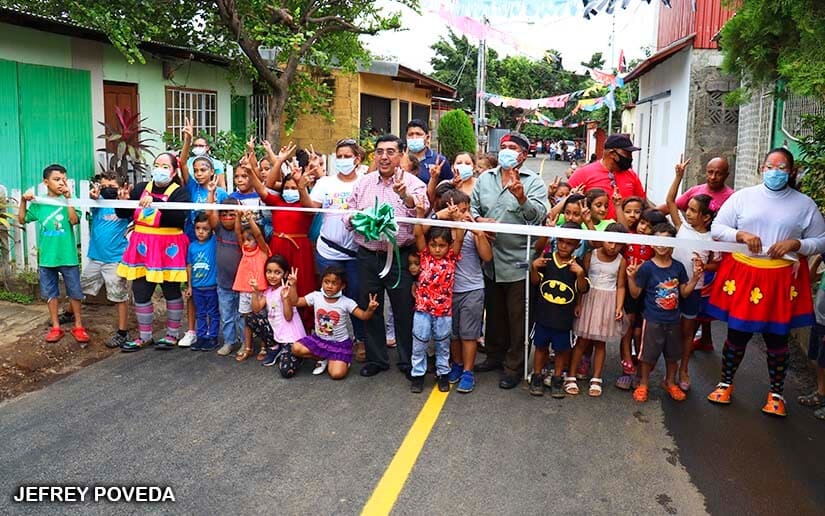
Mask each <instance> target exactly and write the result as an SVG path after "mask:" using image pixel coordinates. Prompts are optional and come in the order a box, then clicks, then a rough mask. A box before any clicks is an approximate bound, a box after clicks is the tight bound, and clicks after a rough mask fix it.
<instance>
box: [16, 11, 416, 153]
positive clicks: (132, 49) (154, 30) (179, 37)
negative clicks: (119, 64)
mask: <svg viewBox="0 0 825 516" xmlns="http://www.w3.org/2000/svg"><path fill="white" fill-rule="evenodd" d="M394 2H396V3H398V4H401V5H405V6H408V7H410V8H412V9H416V10H417V9H418V0H394ZM0 5H7V6H12V7H15V8H18V9H23V10H26V11H29V12H34V13H38V14H43V15H47V16H52V17H56V18H61V19H66V20H70V21H74V22H76V23H80V24H83V25H87V26H90V27H93V28H96V29H98V30H101V31H103V32H104V33H106V35H107V36H108V38H109V40H110V41H111V42H112V44H113V45H114V46H115V47H116V48H118V49H119V50H120V51H121V52H122V53H123V54H124V56H126V58H127V59H128V60H129V61H130V62H135V61H137V62H143V61H144V58H143V55H142V53H141V52H140V44H141V43H142V42H144V41H148V40H154V41H162V42H166V43H172V44H177V45H184V46H187V47H191V48H194V49H197V50H202V51H208V52H214V53H219V54H221V55H224V56H226V57H229V58H235V60H236V61H237V63H236V68H235V69H236V71H238V72H241V73H244V74H245V75H247V76H249V77H251V78H253V79H257V80H258V81H259V82H260V83H261V84H263V85H264V86H265V87H266V88H267V89H268V90H269V93H270V95H271V97H270V102H269V112H268V116H267V122H268V125H269V132H268V137H269V140H270V141H271V142H272V144H273V145H277V144H278V143H279V141H280V136H281V126H282V124H283V125H284V127H285V128H286V129H287V131H289V130H290V129H291V128H292V126H293V124H294V122H295V120H296V118H297V117H298V115H300V114H302V113H309V112H313V113H321V114H324V115H326V116H327V117H329V118H331V114H330V113H329V110H328V106H329V104H330V100H331V95H332V91H331V90H330V88H329V87H328V86H327V85H326V83H325V82H324V79H325V78H327V76H328V73H329V71H330V70H331V68H333V67H337V68H341V69H343V70H345V71H349V72H354V71H355V70H356V69H357V65H358V63H360V62H363V61H365V60H368V59H369V57H370V56H369V53H368V51H367V50H366V49H365V48H364V46H363V45H362V43H361V42H360V41H359V39H358V36H359V35H361V34H377V33H378V32H380V31H383V30H395V29H398V28H400V26H401V22H400V14H399V13H390V14H385V13H384V11H383V9H382V8H381V7H379V6H376V3H375V2H373V1H371V0H282V1H280V2H278V3H277V4H276V3H275V2H272V0H191V1H184V0H84V1H83V2H77V1H74V0H28V1H13V0H0ZM264 50H271V51H272V52H263V51H264ZM272 53H274V55H275V58H274V60H272V61H270V60H267V59H265V58H264V55H265V54H266V55H269V54H272Z"/></svg>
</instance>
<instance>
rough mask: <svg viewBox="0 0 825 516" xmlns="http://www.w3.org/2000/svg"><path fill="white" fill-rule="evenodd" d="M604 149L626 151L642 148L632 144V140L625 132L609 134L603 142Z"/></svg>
mask: <svg viewBox="0 0 825 516" xmlns="http://www.w3.org/2000/svg"><path fill="white" fill-rule="evenodd" d="M604 148H605V149H621V150H626V151H628V152H635V151H637V150H642V149H640V148H639V147H636V146H635V145H633V141H632V140H631V139H630V138H629V137H628V136H627V135H626V134H611V135H610V136H608V137H607V140H605V142H604Z"/></svg>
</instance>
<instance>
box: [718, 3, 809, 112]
mask: <svg viewBox="0 0 825 516" xmlns="http://www.w3.org/2000/svg"><path fill="white" fill-rule="evenodd" d="M731 5H732V6H733V5H735V6H736V15H735V16H734V17H733V18H731V19H730V20H728V22H727V23H726V24H725V26H724V27H723V28H722V32H721V41H720V45H721V47H722V52H723V53H724V61H723V63H722V68H723V70H724V71H726V72H728V73H734V74H738V75H741V76H743V77H745V78H746V80H747V81H748V82H749V83H750V84H751V86H761V85H764V84H769V83H772V82H774V81H776V80H779V79H781V80H783V81H784V82H785V83H786V85H787V87H788V89H790V90H791V91H793V92H794V93H797V94H799V95H802V96H814V97H818V98H825V74H823V73H822V70H825V53H823V52H822V42H823V41H825V10H823V9H822V6H821V1H819V0H782V1H777V0H739V1H737V2H735V3H731Z"/></svg>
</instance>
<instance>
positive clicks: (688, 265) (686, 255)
mask: <svg viewBox="0 0 825 516" xmlns="http://www.w3.org/2000/svg"><path fill="white" fill-rule="evenodd" d="M676 238H677V239H679V240H704V241H705V242H710V241H712V240H713V238H712V237H711V234H710V231H707V232H705V233H699V232H698V231H696V230H695V229H693V228H692V227H690V224H688V223H687V221H684V222H682V225H681V226H679V231H678V232H676ZM694 252H695V253H698V254H699V256H701V257H702V263H708V262H709V261H712V260H715V259H716V258H715V253H714V252H713V251H694V250H692V249H686V248H684V247H680V246H678V245H677V246H676V247H674V248H673V259H674V260H676V261H679V262H681V263H682V265H684V266H685V272H687V275H688V278H690V277H691V276H693V253H694ZM704 286H705V278H704V275H703V276H700V277H699V281H698V282H697V283H696V291H697V292H698V291H699V289H701V288H702V287H704Z"/></svg>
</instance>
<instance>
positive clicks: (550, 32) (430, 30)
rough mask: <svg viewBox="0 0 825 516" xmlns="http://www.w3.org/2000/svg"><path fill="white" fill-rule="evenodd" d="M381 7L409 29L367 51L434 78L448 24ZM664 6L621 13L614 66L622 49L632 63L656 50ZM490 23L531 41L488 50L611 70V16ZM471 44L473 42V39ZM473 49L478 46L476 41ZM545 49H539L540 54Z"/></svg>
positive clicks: (381, 38) (643, 5)
mask: <svg viewBox="0 0 825 516" xmlns="http://www.w3.org/2000/svg"><path fill="white" fill-rule="evenodd" d="M377 3H378V4H379V5H380V6H382V7H385V9H386V10H388V11H400V12H401V13H402V25H403V27H404V28H406V29H407V30H404V31H401V32H383V33H381V34H380V35H378V36H371V37H365V43H366V45H367V48H369V49H370V51H372V52H373V53H374V54H377V55H380V56H385V57H388V58H391V59H392V60H394V61H397V62H398V63H400V64H403V65H404V66H407V67H409V68H412V69H414V70H418V71H420V72H423V73H431V72H432V66H431V65H430V59H431V58H432V57H433V54H434V52H433V51H432V49H431V48H430V45H432V44H433V43H435V42H436V41H438V38H439V36H440V35H446V34H447V28H446V25H445V22H444V20H442V18H441V17H439V15H438V14H437V13H435V12H430V11H427V10H426V9H422V12H421V14H416V13H415V11H413V10H411V9H408V8H406V7H403V6H401V5H399V4H397V3H394V2H392V1H391V0H378V1H377ZM659 4H660V2H652V3H651V4H648V3H647V2H641V1H638V2H632V3H631V4H630V6H629V7H628V9H627V10H622V9H616V14H615V19H616V45H615V52H614V64H615V61H616V60H618V55H619V50H620V49H623V50H624V53H625V57H626V59H627V61H628V62H630V61H631V60H633V59H634V58H638V59H643V58H644V57H645V54H644V51H643V50H642V48H643V47H645V46H647V47H650V48H651V49H652V50H654V51H655V44H656V41H655V38H656V28H655V26H654V23H655V19H656V16H655V15H656V9H657V8H658V5H659ZM528 22H531V20H526V19H524V18H520V19H502V18H490V24H491V26H492V27H494V28H497V29H499V30H502V31H508V32H511V33H512V34H514V35H517V37H518V38H519V40H520V41H521V40H522V38H523V40H524V41H525V42H526V45H525V47H526V49H530V48H534V49H536V50H533V51H532V52H531V51H530V50H525V49H522V50H516V49H513V48H511V47H508V46H507V45H505V44H504V43H499V42H496V41H492V40H488V45H489V46H492V47H493V48H495V49H496V51H497V52H498V53H499V55H500V56H504V55H526V56H528V57H532V58H540V57H541V56H542V54H543V49H547V48H553V49H556V50H558V51H559V52H561V55H562V63H563V65H564V67H565V68H566V69H568V70H571V71H576V70H579V71H580V70H581V66H580V65H579V63H580V62H582V61H588V60H589V59H590V56H592V55H593V53H594V52H599V51H602V52H604V55H605V60H606V65H607V66H606V68H608V67H609V65H610V59H609V57H608V53H609V40H610V33H611V24H612V17H611V16H610V15H608V14H606V13H599V14H598V15H597V16H595V17H593V18H591V19H590V20H585V19H584V18H582V17H581V16H570V15H568V14H566V13H565V14H564V15H558V16H552V15H551V16H546V17H544V18H543V19H541V20H532V23H528ZM471 39H472V38H471ZM473 43H474V44H477V43H478V42H477V41H475V40H473ZM538 49H540V50H538Z"/></svg>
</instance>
